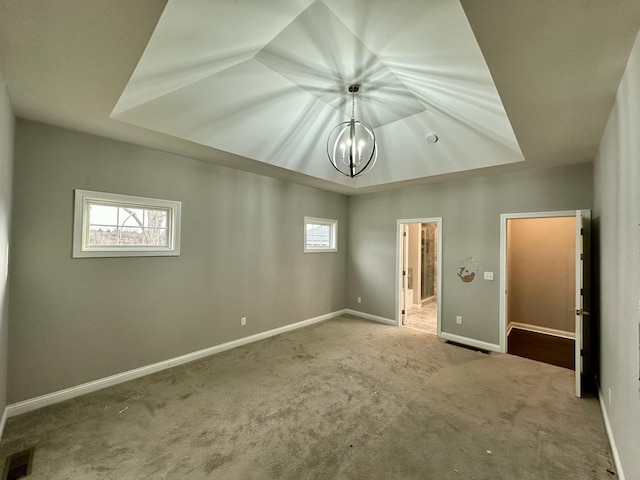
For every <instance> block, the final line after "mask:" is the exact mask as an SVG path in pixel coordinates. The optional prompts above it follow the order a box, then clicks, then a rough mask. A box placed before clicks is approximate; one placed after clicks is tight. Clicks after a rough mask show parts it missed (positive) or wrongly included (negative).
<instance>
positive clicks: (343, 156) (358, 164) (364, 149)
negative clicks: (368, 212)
mask: <svg viewBox="0 0 640 480" xmlns="http://www.w3.org/2000/svg"><path fill="white" fill-rule="evenodd" d="M359 90H360V85H349V93H351V120H349V121H348V122H342V123H339V124H338V125H336V126H335V127H334V129H333V130H331V133H330V134H329V138H328V139H327V155H329V160H330V161H331V165H333V166H334V168H335V169H336V170H338V171H339V172H340V173H341V174H343V175H346V176H347V177H351V178H353V177H357V176H358V175H362V174H363V173H367V172H370V171H371V169H372V168H373V166H374V165H375V164H376V160H377V158H378V146H377V145H376V136H375V134H374V133H373V128H371V127H370V126H369V125H367V124H366V123H363V122H361V121H359V120H356V113H355V112H356V93H358V91H359Z"/></svg>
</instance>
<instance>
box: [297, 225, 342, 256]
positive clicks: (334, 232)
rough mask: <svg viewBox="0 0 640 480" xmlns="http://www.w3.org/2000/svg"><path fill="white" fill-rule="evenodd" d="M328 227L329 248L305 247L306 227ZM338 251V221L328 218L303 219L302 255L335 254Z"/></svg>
mask: <svg viewBox="0 0 640 480" xmlns="http://www.w3.org/2000/svg"><path fill="white" fill-rule="evenodd" d="M309 223H311V224H313V225H328V226H329V227H331V245H330V246H329V247H320V246H317V247H309V246H307V225H308V224H309ZM337 251H338V220H332V219H330V218H318V217H304V253H319V252H337Z"/></svg>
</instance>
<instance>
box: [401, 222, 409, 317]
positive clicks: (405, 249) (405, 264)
mask: <svg viewBox="0 0 640 480" xmlns="http://www.w3.org/2000/svg"><path fill="white" fill-rule="evenodd" d="M408 272H409V225H407V224H402V300H401V301H400V302H401V303H400V305H401V307H402V312H401V315H402V325H406V320H407V286H408V285H407V282H408V280H409V279H408Z"/></svg>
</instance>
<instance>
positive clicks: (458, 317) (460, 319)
mask: <svg viewBox="0 0 640 480" xmlns="http://www.w3.org/2000/svg"><path fill="white" fill-rule="evenodd" d="M456 323H457V324H458V325H462V317H461V316H460V315H458V316H456Z"/></svg>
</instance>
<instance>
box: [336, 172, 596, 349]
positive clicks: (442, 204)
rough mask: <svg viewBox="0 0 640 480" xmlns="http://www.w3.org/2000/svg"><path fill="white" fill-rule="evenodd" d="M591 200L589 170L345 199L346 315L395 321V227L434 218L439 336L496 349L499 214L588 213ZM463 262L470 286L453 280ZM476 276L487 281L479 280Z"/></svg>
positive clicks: (479, 180) (513, 176)
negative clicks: (469, 267)
mask: <svg viewBox="0 0 640 480" xmlns="http://www.w3.org/2000/svg"><path fill="white" fill-rule="evenodd" d="M591 197H592V172H591V165H590V164H585V165H579V166H574V167H568V168H561V169H553V170H544V171H536V172H531V173H528V174H511V175H502V176H494V177H484V178H476V179H473V180H469V181H465V182H459V183H446V184H437V185H427V186H420V187H412V188H407V189H402V190H393V191H389V192H383V193H377V194H371V195H363V196H358V197H352V198H351V200H350V202H349V219H350V221H349V245H348V248H349V260H348V282H347V283H348V285H349V290H348V297H347V305H348V308H352V309H354V310H360V311H363V312H365V313H369V314H372V315H378V316H381V317H384V318H388V319H395V318H396V312H395V311H394V310H395V307H394V306H395V298H396V231H397V226H396V224H397V220H398V219H401V218H423V217H424V218H426V217H442V231H441V232H439V234H440V235H442V244H443V252H442V260H443V265H442V330H443V331H445V332H448V333H451V334H455V335H460V336H463V337H467V338H471V339H475V340H479V341H482V342H488V343H492V344H496V345H497V344H498V343H499V328H500V322H499V318H500V289H499V284H500V275H499V273H500V214H501V213H516V212H530V211H548V210H568V209H578V208H591V201H592V198H591ZM467 257H473V258H474V259H476V260H477V261H478V275H476V277H475V280H474V281H473V282H471V283H464V282H462V281H461V280H460V278H459V277H458V275H457V272H458V270H459V267H460V266H461V264H462V262H464V260H465V259H466V258H467ZM483 271H493V272H494V280H493V281H485V280H483V279H482V272H483ZM357 296H361V297H362V304H361V305H358V304H357V303H356V297H357ZM456 315H462V317H463V324H462V325H457V324H456V322H455V317H456Z"/></svg>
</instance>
